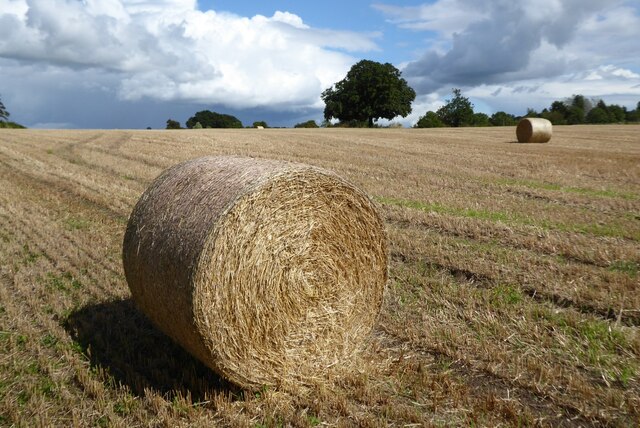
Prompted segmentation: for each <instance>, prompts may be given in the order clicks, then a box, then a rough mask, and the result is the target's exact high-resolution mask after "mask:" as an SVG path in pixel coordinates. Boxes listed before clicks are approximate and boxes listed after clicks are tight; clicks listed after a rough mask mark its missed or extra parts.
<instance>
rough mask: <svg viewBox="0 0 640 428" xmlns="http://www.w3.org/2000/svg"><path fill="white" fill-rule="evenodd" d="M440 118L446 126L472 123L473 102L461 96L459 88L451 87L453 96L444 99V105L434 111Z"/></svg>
mask: <svg viewBox="0 0 640 428" xmlns="http://www.w3.org/2000/svg"><path fill="white" fill-rule="evenodd" d="M436 114H437V115H438V117H439V118H440V120H441V121H442V122H443V123H444V124H445V125H447V126H456V127H457V126H469V125H472V124H473V119H474V117H473V104H471V101H469V98H467V97H463V96H462V91H460V89H457V88H454V89H453V98H451V99H450V100H446V103H445V105H443V106H442V107H440V108H439V109H438V111H437V112H436Z"/></svg>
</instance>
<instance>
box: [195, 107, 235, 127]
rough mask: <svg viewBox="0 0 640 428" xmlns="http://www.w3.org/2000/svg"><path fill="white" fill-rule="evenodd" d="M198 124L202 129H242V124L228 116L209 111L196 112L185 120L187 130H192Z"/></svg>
mask: <svg viewBox="0 0 640 428" xmlns="http://www.w3.org/2000/svg"><path fill="white" fill-rule="evenodd" d="M196 123H200V125H201V126H202V127H203V128H242V122H240V120H239V119H238V118H237V117H235V116H231V115H229V114H221V113H216V112H212V111H209V110H202V111H199V112H197V113H196V114H195V115H194V116H192V117H190V118H189V120H187V123H186V125H187V128H189V129H192V128H194V127H195V126H196Z"/></svg>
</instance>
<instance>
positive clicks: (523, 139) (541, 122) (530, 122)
mask: <svg viewBox="0 0 640 428" xmlns="http://www.w3.org/2000/svg"><path fill="white" fill-rule="evenodd" d="M551 134H552V127H551V122H549V121H548V120H547V119H542V118H538V117H525V118H524V119H522V120H521V121H520V122H519V123H518V126H517V127H516V135H517V136H518V142H519V143H546V142H548V141H549V140H550V139H551Z"/></svg>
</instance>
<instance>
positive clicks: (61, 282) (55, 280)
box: [46, 272, 83, 292]
mask: <svg viewBox="0 0 640 428" xmlns="http://www.w3.org/2000/svg"><path fill="white" fill-rule="evenodd" d="M46 285H47V287H49V288H52V289H54V290H57V291H63V292H68V291H71V290H79V289H81V288H82V287H83V286H82V283H81V282H80V281H79V280H78V279H77V278H76V277H74V276H73V274H72V273H71V272H63V273H62V274H60V275H56V274H54V273H51V272H48V273H47V276H46Z"/></svg>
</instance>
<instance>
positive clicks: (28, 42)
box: [0, 0, 378, 109]
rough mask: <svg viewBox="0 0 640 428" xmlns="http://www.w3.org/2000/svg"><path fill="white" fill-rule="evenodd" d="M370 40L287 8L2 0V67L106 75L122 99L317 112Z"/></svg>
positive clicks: (179, 1) (171, 1) (186, 1)
mask: <svg viewBox="0 0 640 428" xmlns="http://www.w3.org/2000/svg"><path fill="white" fill-rule="evenodd" d="M377 36H378V35H376V34H363V33H356V32H349V31H333V30H326V29H317V28H312V27H310V26H309V25H307V24H305V23H304V21H303V20H302V18H301V17H299V16H297V15H294V14H292V13H289V12H285V11H277V12H275V13H274V15H273V16H271V17H266V16H261V15H256V16H253V17H241V16H237V15H233V14H230V13H220V12H216V11H213V10H210V11H206V12H203V11H200V10H198V5H197V2H196V1H195V0H163V1H144V0H82V1H77V0H0V59H2V60H3V61H2V64H3V68H5V69H6V68H8V67H18V68H20V67H24V66H25V64H38V63H41V64H47V65H48V66H49V67H59V68H63V69H65V70H78V76H82V77H83V78H86V77H87V76H90V75H91V73H92V72H93V73H109V74H111V75H113V76H114V78H113V79H108V80H109V81H112V82H117V83H115V87H114V88H112V90H113V91H115V92H116V93H117V95H118V96H119V97H120V98H121V99H124V100H140V99H144V98H151V99H158V100H179V101H185V102H199V103H210V104H219V105H226V106H229V107H232V108H255V107H262V108H270V107H273V108H284V107H285V106H286V108H288V109H296V108H305V107H316V108H317V107H318V106H319V105H321V101H320V98H319V95H320V93H321V92H322V90H323V89H325V88H327V87H329V86H330V85H331V84H333V83H334V82H336V81H337V80H340V79H341V78H342V77H344V74H345V73H346V71H347V70H348V69H349V67H350V66H351V64H353V62H354V58H353V57H352V56H351V54H349V52H362V51H370V50H374V49H377V46H376V43H375V38H376V37H377ZM49 71H50V69H49ZM7 74H11V73H8V72H7ZM67 75H68V73H67ZM52 84H55V82H52Z"/></svg>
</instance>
